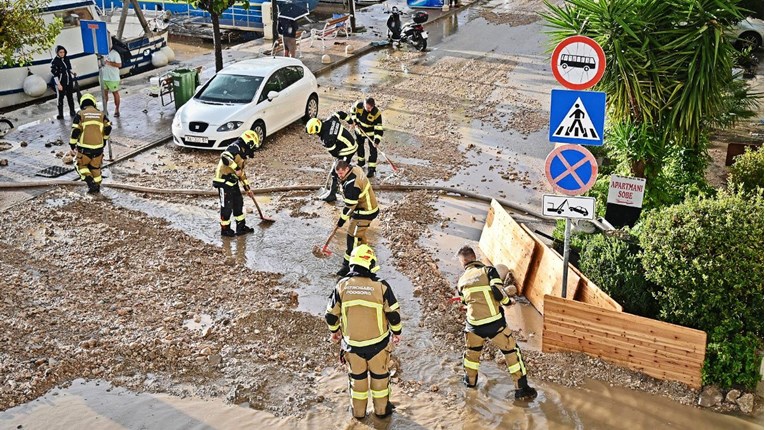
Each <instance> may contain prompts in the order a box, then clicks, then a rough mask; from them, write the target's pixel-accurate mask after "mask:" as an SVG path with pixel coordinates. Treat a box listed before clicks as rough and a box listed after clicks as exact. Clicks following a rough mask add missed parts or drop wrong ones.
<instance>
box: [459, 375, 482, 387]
mask: <svg viewBox="0 0 765 430" xmlns="http://www.w3.org/2000/svg"><path fill="white" fill-rule="evenodd" d="M462 383H463V384H465V386H466V387H468V388H475V387H476V386H477V385H478V376H476V377H475V384H471V383H470V378H468V376H467V375H465V376H464V377H463V378H462Z"/></svg>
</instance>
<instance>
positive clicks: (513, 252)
mask: <svg viewBox="0 0 765 430" xmlns="http://www.w3.org/2000/svg"><path fill="white" fill-rule="evenodd" d="M478 245H479V247H480V248H481V252H483V254H484V256H486V257H487V258H488V259H489V260H490V261H491V263H492V264H493V265H494V266H497V265H500V264H504V265H505V266H507V268H508V270H509V271H510V273H512V274H513V278H515V281H516V283H517V284H518V285H517V286H518V294H523V290H524V288H525V286H526V277H527V272H528V269H529V265H530V263H531V260H532V257H533V253H534V240H533V239H532V238H531V237H529V235H528V233H526V231H525V230H523V229H522V228H521V226H520V225H519V224H518V223H517V222H515V220H514V219H513V217H512V216H510V214H509V213H507V211H506V210H505V209H504V208H503V207H502V205H500V204H499V203H498V202H497V201H496V200H492V201H491V206H490V207H489V213H488V214H487V215H486V224H484V226H483V231H482V232H481V240H480V241H479V242H478Z"/></svg>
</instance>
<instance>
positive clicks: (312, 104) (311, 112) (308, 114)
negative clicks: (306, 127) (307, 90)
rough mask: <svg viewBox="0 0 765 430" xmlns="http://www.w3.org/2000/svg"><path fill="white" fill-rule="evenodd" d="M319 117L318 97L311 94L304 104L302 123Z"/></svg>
mask: <svg viewBox="0 0 765 430" xmlns="http://www.w3.org/2000/svg"><path fill="white" fill-rule="evenodd" d="M318 115H319V96H317V95H316V94H311V97H308V101H307V102H306V104H305V115H303V121H304V122H308V120H309V119H311V118H316V117H317V116H318Z"/></svg>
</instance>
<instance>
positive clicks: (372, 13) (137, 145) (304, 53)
mask: <svg viewBox="0 0 765 430" xmlns="http://www.w3.org/2000/svg"><path fill="white" fill-rule="evenodd" d="M392 6H397V7H398V8H399V9H400V10H402V11H403V12H404V16H403V17H402V21H403V22H407V21H409V18H408V16H409V15H410V14H411V13H412V10H410V9H409V8H408V7H407V6H406V2H405V1H403V0H389V1H387V2H385V3H383V4H377V5H373V6H370V7H367V8H364V9H361V10H358V11H357V13H356V27H357V28H359V27H363V28H364V29H365V31H364V32H361V33H353V34H351V36H350V37H349V38H346V37H343V36H338V37H336V38H330V39H327V40H326V41H325V46H326V48H325V49H324V50H322V44H321V40H315V41H314V43H313V46H310V39H308V40H303V41H302V42H301V46H300V49H299V51H300V54H301V55H300V60H302V61H303V63H304V64H305V65H306V66H307V67H308V68H309V69H310V70H311V71H313V72H314V74H315V75H317V76H318V75H322V74H325V73H328V72H329V71H331V70H332V69H334V68H336V67H338V66H340V65H341V64H344V63H346V62H347V61H349V60H351V59H353V58H356V57H359V56H361V55H364V54H366V53H368V52H370V51H372V50H374V49H379V48H380V47H378V46H376V45H373V44H372V42H379V41H383V40H386V39H387V28H386V21H387V19H388V17H389V12H388V11H389V10H390V7H392ZM463 7H464V6H463ZM461 9H462V7H461V8H457V9H452V10H450V11H448V12H443V11H441V10H440V9H428V10H427V12H428V14H429V15H430V19H429V20H428V22H427V23H425V26H426V27H427V26H428V25H429V24H432V23H434V22H436V21H438V20H439V19H440V18H442V17H444V16H447V15H450V14H452V13H455V12H456V11H459V10H461ZM323 26H324V22H323V21H322V22H316V23H312V24H310V25H302V29H303V30H305V31H306V32H307V33H310V28H322V27H323ZM272 43H273V41H271V40H266V39H257V40H254V41H251V42H246V43H243V44H241V45H237V46H233V47H230V48H228V49H225V50H224V51H223V61H224V66H225V65H229V64H232V63H235V62H238V61H242V60H246V59H250V58H258V57H264V56H267V55H269V54H270V51H271V47H272ZM346 49H348V50H349V53H348V54H346ZM404 49H407V48H404ZM408 49H411V48H408ZM281 52H282V51H281V47H279V48H277V52H276V55H280V54H281ZM324 54H326V55H328V56H329V58H330V63H329V64H324V63H322V61H321V60H322V56H323V55H324ZM213 55H214V54H213V53H212V52H210V53H207V54H204V55H201V56H198V57H196V58H194V59H193V60H191V61H185V62H176V63H174V64H171V65H168V66H166V67H163V68H160V69H155V70H152V71H150V72H147V73H143V74H140V75H136V76H131V77H128V78H125V79H123V80H122V85H121V86H122V89H121V92H120V93H121V95H122V101H121V107H120V111H121V117H120V118H113V116H111V115H110V118H111V121H112V126H113V130H112V133H111V142H112V152H113V156H114V160H119V159H121V158H124V157H128V156H131V155H132V154H134V153H136V152H140V151H141V150H144V149H146V148H148V147H151V146H154V145H157V144H160V143H162V142H164V141H166V140H168V139H170V138H171V137H172V135H171V123H172V120H173V116H174V115H175V106H174V105H173V104H172V103H171V104H169V105H167V106H164V107H163V106H161V104H160V101H159V98H157V97H151V96H149V95H148V92H149V79H150V78H151V77H154V76H159V75H162V74H165V73H167V72H169V71H171V70H174V69H177V68H182V67H183V68H196V67H200V66H201V67H202V73H201V76H200V80H201V81H202V82H204V81H206V80H207V79H209V78H210V77H212V76H213V75H214V73H215V66H214V63H215V60H214V56H213ZM94 90H96V89H94V88H92V89H90V90H89V91H91V92H93V91H94ZM96 91H97V90H96ZM99 101H100V97H99ZM45 103H55V102H54V101H48V102H45ZM99 105H100V102H99ZM109 107H110V113H111V110H113V104H111V103H110V106H109ZM53 115H55V113H53ZM20 116H23V115H20ZM9 117H14V112H11V113H10V114H9ZM65 118H66V119H65V120H63V121H59V120H56V119H55V118H54V117H49V118H45V119H42V120H38V121H33V122H31V123H28V124H24V123H23V121H24V119H23V118H18V120H19V121H20V123H19V124H17V128H16V129H13V130H12V131H11V132H9V133H8V134H7V135H6V136H5V140H6V141H8V142H9V143H11V144H12V145H13V148H11V149H9V150H6V151H2V152H0V158H7V159H8V161H9V165H8V166H7V167H0V181H11V182H15V181H34V180H41V179H44V178H42V177H40V176H36V174H37V173H38V172H40V171H42V170H44V169H46V168H50V167H53V166H61V167H64V168H67V169H70V170H72V165H71V164H70V165H65V164H64V163H63V162H62V159H61V157H62V156H63V155H64V153H66V152H67V151H68V150H69V146H68V141H69V132H70V127H71V120H70V119H69V118H68V116H65ZM22 142H26V145H23V143H22ZM106 155H107V156H105V158H104V161H105V167H106V166H108V165H109V164H110V162H109V157H108V152H106ZM59 179H72V180H74V179H77V175H76V174H75V173H74V171H73V170H72V171H70V172H69V173H67V174H65V175H62V176H59Z"/></svg>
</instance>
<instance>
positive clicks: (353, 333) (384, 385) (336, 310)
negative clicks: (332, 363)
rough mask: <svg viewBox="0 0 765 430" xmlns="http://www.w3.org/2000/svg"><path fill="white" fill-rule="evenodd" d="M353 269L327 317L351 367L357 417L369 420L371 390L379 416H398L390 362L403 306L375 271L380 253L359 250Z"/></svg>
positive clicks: (365, 248) (332, 299)
mask: <svg viewBox="0 0 765 430" xmlns="http://www.w3.org/2000/svg"><path fill="white" fill-rule="evenodd" d="M350 263H351V271H350V273H349V274H348V276H347V277H345V278H343V279H341V280H340V282H338V283H337V285H336V286H335V289H334V290H333V291H332V294H331V295H330V297H329V304H328V305H327V313H326V314H325V315H324V318H325V319H326V321H327V325H328V326H329V330H330V331H331V332H332V340H333V341H335V342H337V341H340V340H342V342H341V343H340V348H341V352H340V357H341V361H344V362H345V363H346V364H347V365H348V378H349V386H350V387H349V389H350V394H351V408H352V411H353V416H354V417H355V418H358V419H361V418H364V417H365V416H366V412H367V400H368V399H369V395H370V391H371V395H372V406H373V407H374V413H375V415H377V416H378V417H380V418H384V417H387V416H388V415H390V414H391V413H392V412H393V409H394V407H393V405H392V404H391V403H390V373H388V360H389V359H390V354H391V351H392V349H393V346H392V345H391V343H393V344H397V343H398V342H399V340H400V335H401V316H400V315H399V311H398V310H399V304H398V301H397V300H396V296H395V295H394V294H393V289H392V288H391V286H390V285H389V284H388V283H387V282H385V281H384V280H382V279H379V278H378V277H377V276H376V275H375V274H374V272H376V271H377V270H378V269H379V267H378V266H377V258H376V257H375V253H374V251H373V250H372V248H370V247H369V246H368V245H360V246H357V247H356V248H354V250H353V252H352V254H351V260H350Z"/></svg>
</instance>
